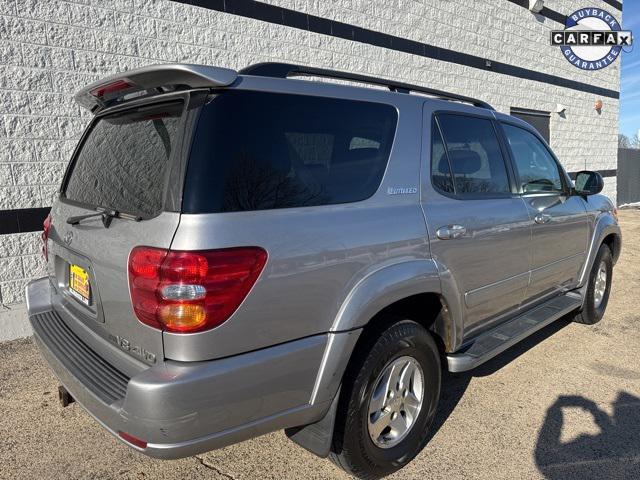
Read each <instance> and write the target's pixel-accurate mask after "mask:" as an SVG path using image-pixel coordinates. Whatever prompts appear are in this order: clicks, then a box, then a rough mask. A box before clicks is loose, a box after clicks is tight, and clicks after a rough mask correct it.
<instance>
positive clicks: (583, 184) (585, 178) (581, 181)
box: [575, 170, 604, 195]
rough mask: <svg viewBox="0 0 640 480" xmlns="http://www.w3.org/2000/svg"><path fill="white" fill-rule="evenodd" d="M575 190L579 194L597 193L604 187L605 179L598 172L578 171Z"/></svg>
mask: <svg viewBox="0 0 640 480" xmlns="http://www.w3.org/2000/svg"><path fill="white" fill-rule="evenodd" d="M575 184H576V186H575V192H576V193H577V194H578V195H595V194H596V193H600V192H601V191H602V189H603V188H604V179H603V178H602V175H600V174H599V173H598V172H591V171H589V170H583V171H581V172H578V173H576V181H575Z"/></svg>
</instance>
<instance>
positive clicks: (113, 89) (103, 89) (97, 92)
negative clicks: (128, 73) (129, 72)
mask: <svg viewBox="0 0 640 480" xmlns="http://www.w3.org/2000/svg"><path fill="white" fill-rule="evenodd" d="M131 87H133V85H132V84H131V83H129V82H127V81H125V80H116V81H114V82H111V83H105V84H104V85H100V86H99V87H96V88H94V89H93V90H91V91H90V92H89V93H90V94H91V95H93V96H94V97H96V98H102V97H104V96H106V95H110V94H112V93H117V92H120V91H122V90H127V89H129V88H131Z"/></svg>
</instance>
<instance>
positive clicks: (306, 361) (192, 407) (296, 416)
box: [26, 278, 357, 459]
mask: <svg viewBox="0 0 640 480" xmlns="http://www.w3.org/2000/svg"><path fill="white" fill-rule="evenodd" d="M51 293H52V292H51V285H50V283H49V280H48V278H43V279H40V280H36V281H34V282H32V283H30V284H29V285H28V286H27V289H26V295H27V308H28V313H29V320H30V322H31V324H32V326H33V329H34V337H35V340H36V342H37V344H38V346H39V348H40V350H41V352H42V355H43V356H44V358H45V359H46V361H47V362H48V364H49V365H50V366H51V368H52V369H53V371H54V373H55V374H56V376H57V377H58V379H59V380H60V382H61V383H62V385H64V387H65V388H66V389H67V390H68V391H69V393H71V395H73V397H74V398H75V399H76V401H77V402H78V403H79V404H80V405H81V406H82V407H84V408H85V409H86V410H87V411H88V412H89V414H91V415H92V416H93V417H94V418H95V419H96V420H97V421H98V422H99V423H100V424H102V426H104V427H105V428H106V429H107V430H109V431H110V432H111V433H113V434H114V435H116V436H118V432H120V431H122V432H126V433H128V434H130V435H133V436H135V437H137V438H139V439H141V440H143V441H146V442H147V447H146V448H144V449H143V448H139V447H136V446H134V445H131V444H129V443H127V442H125V443H127V445H129V446H131V447H132V448H135V449H136V450H138V451H140V452H142V453H145V454H147V455H149V456H152V457H157V458H167V459H169V458H180V457H185V456H189V455H194V454H196V453H201V452H204V451H208V450H213V449H216V448H221V447H224V446H227V445H230V444H232V443H236V442H239V441H242V440H245V439H248V438H251V437H255V436H258V435H262V434H264V433H267V432H270V431H274V430H278V429H282V428H287V427H292V426H297V425H305V424H308V423H312V422H315V421H317V420H319V419H320V418H322V416H323V415H324V413H325V412H326V411H327V409H328V408H329V405H330V403H331V400H332V398H333V395H335V390H337V387H338V382H327V380H326V379H327V378H330V377H335V376H336V375H334V373H335V371H332V372H328V371H327V369H326V368H321V365H326V363H327V361H326V358H327V357H328V354H329V350H330V349H331V345H336V344H345V343H346V344H352V343H354V342H355V340H354V339H353V335H349V334H335V335H329V334H324V335H316V336H313V337H308V338H305V339H301V340H296V341H293V342H289V343H286V344H282V345H278V346H274V347H270V348H266V349H263V350H258V351H255V352H250V353H245V354H241V355H236V356H233V357H228V358H224V359H219V360H214V361H207V362H175V361H161V362H159V363H158V364H157V365H155V366H153V367H149V368H148V369H145V370H142V371H141V372H139V373H136V374H134V375H133V376H132V377H131V378H128V377H127V376H126V375H125V374H123V373H122V372H119V371H118V370H117V369H115V367H113V366H111V365H109V364H108V363H107V362H106V361H105V360H104V359H103V358H100V356H99V355H97V353H96V352H95V350H93V349H92V348H91V345H88V344H86V342H84V341H83V340H82V339H80V338H79V337H77V336H75V335H74V333H73V328H72V327H73V325H70V324H71V323H72V322H73V320H70V319H68V318H64V315H61V314H60V313H58V312H56V311H55V309H54V308H53V305H52V304H51V300H50V299H51ZM345 335H349V337H350V339H349V340H348V341H345V339H346V337H342V336H345ZM332 337H334V338H332ZM355 337H356V338H357V335H356V336H355ZM330 339H331V341H329V340H330ZM122 355H126V354H125V353H124V352H123V353H122ZM347 358H348V356H347ZM323 359H324V360H323ZM332 362H334V360H332ZM338 368H341V367H338ZM325 374H326V375H325ZM340 376H341V374H340ZM334 388H335V389H334ZM331 391H333V395H332V394H331ZM327 392H328V393H327ZM118 438H120V437H118ZM121 440H122V439H121Z"/></svg>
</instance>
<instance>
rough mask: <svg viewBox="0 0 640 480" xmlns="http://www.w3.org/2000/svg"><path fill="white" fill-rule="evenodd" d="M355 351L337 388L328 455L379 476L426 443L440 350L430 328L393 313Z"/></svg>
mask: <svg viewBox="0 0 640 480" xmlns="http://www.w3.org/2000/svg"><path fill="white" fill-rule="evenodd" d="M393 320H395V321H396V323H394V324H393V325H391V326H390V327H388V328H387V329H386V330H384V331H383V332H382V333H381V334H380V335H379V336H378V337H377V338H376V339H373V340H371V341H370V342H369V343H368V345H363V346H362V348H359V349H358V351H357V352H356V354H355V355H356V356H355V357H354V359H353V363H352V364H351V365H350V367H349V371H348V372H347V375H346V377H345V381H344V382H343V388H342V397H341V399H340V404H339V410H338V415H337V418H336V425H335V429H334V438H333V446H332V453H331V455H330V458H331V459H332V460H333V462H334V463H336V464H337V465H338V466H339V467H341V468H343V469H344V470H346V471H347V472H348V473H350V474H352V475H354V476H356V477H359V478H364V479H375V478H380V477H383V476H385V475H388V474H390V473H393V472H394V471H396V470H398V469H400V468H402V467H403V466H404V465H406V464H407V463H409V462H410V461H411V460H412V459H413V458H414V457H415V456H416V455H417V454H418V453H419V452H420V451H421V450H422V449H423V448H424V446H425V444H426V442H427V439H428V430H429V426H430V425H431V422H432V421H433V417H434V415H435V412H436V407H437V405H438V400H439V397H440V382H441V368H440V354H439V351H438V347H437V346H436V343H435V341H434V339H433V338H432V336H431V335H430V334H429V332H428V331H427V330H426V329H425V328H424V327H422V326H421V325H419V324H418V323H416V322H414V321H411V320H400V321H398V319H393Z"/></svg>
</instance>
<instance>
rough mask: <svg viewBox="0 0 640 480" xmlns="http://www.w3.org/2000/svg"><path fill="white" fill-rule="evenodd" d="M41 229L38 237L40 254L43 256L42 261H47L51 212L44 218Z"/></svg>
mask: <svg viewBox="0 0 640 480" xmlns="http://www.w3.org/2000/svg"><path fill="white" fill-rule="evenodd" d="M42 227H43V230H42V233H41V234H40V238H41V239H42V256H43V257H44V261H45V262H48V261H49V230H51V214H49V215H47V218H45V219H44V223H43V224H42Z"/></svg>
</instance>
